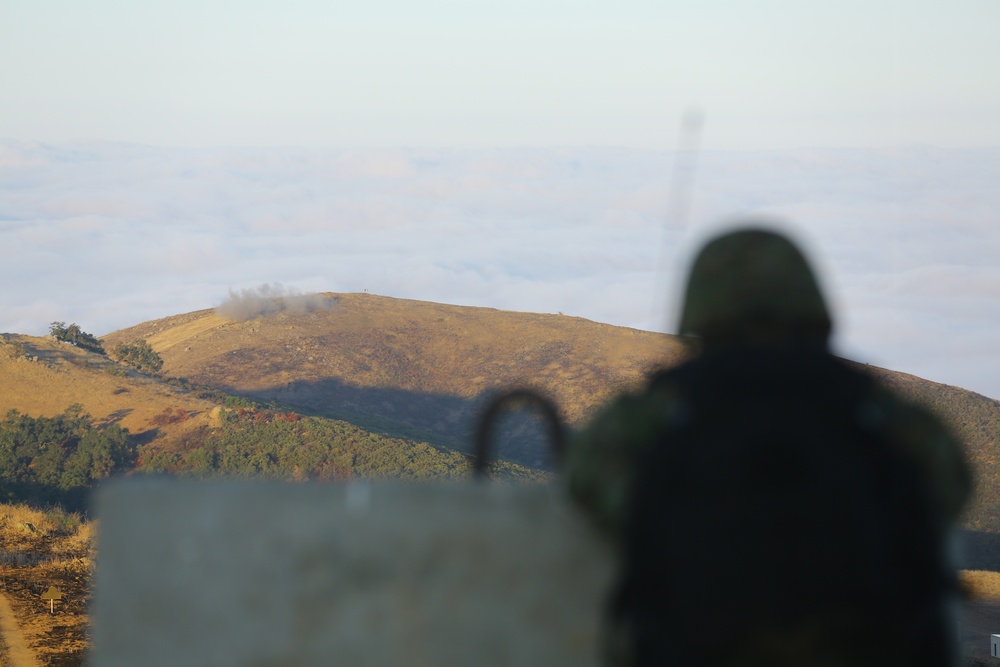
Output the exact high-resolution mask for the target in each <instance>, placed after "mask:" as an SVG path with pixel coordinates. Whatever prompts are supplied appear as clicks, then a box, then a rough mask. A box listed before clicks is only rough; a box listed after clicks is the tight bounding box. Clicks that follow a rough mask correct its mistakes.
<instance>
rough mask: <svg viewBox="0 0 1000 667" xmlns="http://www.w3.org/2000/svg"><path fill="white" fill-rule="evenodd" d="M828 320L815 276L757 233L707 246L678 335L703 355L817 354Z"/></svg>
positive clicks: (773, 239) (790, 248) (793, 254)
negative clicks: (781, 346)
mask: <svg viewBox="0 0 1000 667" xmlns="http://www.w3.org/2000/svg"><path fill="white" fill-rule="evenodd" d="M831 329H832V321H831V318H830V312H829V310H828V309H827V306H826V301H825V299H824V298H823V294H822V292H821V290H820V287H819V283H818V282H817V280H816V276H815V274H814V273H813V271H812V269H811V268H810V266H809V262H808V261H807V260H806V258H805V256H804V255H803V254H802V252H801V251H800V250H799V249H798V248H797V247H796V246H795V244H794V243H792V242H791V241H790V240H789V239H788V238H786V237H785V236H782V235H781V234H778V233H776V232H773V231H769V230H767V229H763V228H748V229H740V230H737V231H732V232H728V233H726V234H723V235H722V236H719V237H716V238H715V239H713V240H711V241H709V242H708V243H707V244H706V245H705V247H704V248H703V249H702V251H701V252H700V253H699V255H698V257H697V259H696V260H695V263H694V265H693V267H692V269H691V273H690V276H689V277H688V282H687V288H686V290H685V294H684V307H683V308H682V310H681V321H680V333H681V334H685V335H695V336H697V337H699V338H700V339H701V341H702V343H703V344H704V346H705V347H706V348H716V347H720V346H727V345H732V344H751V345H753V344H771V343H787V342H804V343H815V344H819V345H823V346H825V345H826V343H827V341H828V339H829V336H830V331H831Z"/></svg>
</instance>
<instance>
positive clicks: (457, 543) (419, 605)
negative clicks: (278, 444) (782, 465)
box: [91, 480, 612, 667]
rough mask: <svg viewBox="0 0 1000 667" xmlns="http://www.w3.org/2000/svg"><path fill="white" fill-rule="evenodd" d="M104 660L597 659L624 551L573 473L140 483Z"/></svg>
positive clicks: (122, 486)
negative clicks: (499, 479) (601, 532)
mask: <svg viewBox="0 0 1000 667" xmlns="http://www.w3.org/2000/svg"><path fill="white" fill-rule="evenodd" d="M98 516H99V518H100V521H101V524H100V526H101V527H100V530H101V538H100V552H99V565H98V574H97V582H96V591H95V605H94V621H95V628H94V652H93V655H92V659H91V664H92V665H94V666H96V667H119V666H120V667H126V666H127V667H134V666H135V665H146V666H147V667H159V666H161V665H162V666H163V667H167V666H169V667H176V666H177V665H185V666H187V667H199V666H202V665H204V666H206V667H207V666H208V665H212V666H213V667H227V666H230V665H231V666H234V667H235V666H237V665H239V666H240V667H249V666H264V665H269V666H270V665H274V666H276V665H282V666H287V667H294V666H302V667H305V666H307V665H308V666H309V667H312V666H314V665H350V666H355V665H358V666H364V665H372V666H376V665H378V666H381V665H386V666H387V665H407V666H419V665H433V666H435V667H447V666H450V665H455V666H458V665H461V666H463V667H468V666H471V665H477V666H482V667H491V666H500V665H519V666H525V665H547V666H558V665H567V666H569V665H573V666H574V667H576V666H584V667H586V666H587V665H596V664H598V659H597V651H598V629H599V620H600V610H601V604H602V603H603V601H604V597H605V595H606V592H607V589H608V587H609V585H610V580H611V569H612V567H611V556H610V553H609V551H608V550H607V548H606V546H605V545H602V544H601V543H600V542H599V541H598V540H597V539H596V538H595V536H594V535H593V533H592V532H591V529H590V526H589V525H588V524H586V522H585V521H584V520H583V519H582V517H581V516H579V515H578V514H577V512H576V510H575V508H573V507H571V506H570V505H568V504H567V503H566V501H565V500H564V499H563V495H562V494H561V493H560V490H559V488H558V487H557V486H551V487H542V486H530V487H529V486H519V487H513V486H504V485H499V484H491V483H488V484H475V483H471V482H470V483H466V484H461V485H446V486H407V485H402V484H388V483H384V484H375V485H367V484H360V485H359V484H354V485H339V484H338V485H285V484H280V483H237V482H212V483H197V482H180V481H173V480H145V481H142V480H138V481H135V480H130V481H126V482H121V483H118V484H115V485H111V486H109V487H108V488H106V489H104V490H103V491H102V492H101V494H100V495H99V500H98Z"/></svg>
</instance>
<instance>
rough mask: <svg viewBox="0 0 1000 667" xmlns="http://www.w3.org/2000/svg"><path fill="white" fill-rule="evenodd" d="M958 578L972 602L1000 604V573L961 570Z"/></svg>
mask: <svg viewBox="0 0 1000 667" xmlns="http://www.w3.org/2000/svg"><path fill="white" fill-rule="evenodd" d="M958 576H959V581H960V582H961V584H962V588H963V589H964V590H965V591H966V593H967V594H968V596H969V598H970V599H971V600H979V601H984V602H986V601H989V602H1000V572H990V571H988V570H961V571H960V572H959V573H958Z"/></svg>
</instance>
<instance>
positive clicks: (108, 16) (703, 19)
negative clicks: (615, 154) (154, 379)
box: [0, 0, 1000, 148]
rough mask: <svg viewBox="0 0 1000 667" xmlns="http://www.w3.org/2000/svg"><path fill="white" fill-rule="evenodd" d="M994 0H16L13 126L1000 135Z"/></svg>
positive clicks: (911, 139)
mask: <svg viewBox="0 0 1000 667" xmlns="http://www.w3.org/2000/svg"><path fill="white" fill-rule="evenodd" d="M998 28H1000V3H998V2H996V1H995V0H953V1H950V2H943V1H939V2H926V1H921V0H916V1H907V2H903V1H902V0H892V1H888V0H866V1H850V0H843V1H840V2H836V3H833V2H826V1H823V2H818V1H816V0H805V1H798V2H790V1H785V2H776V1H774V0H770V1H768V0H754V1H753V2H750V1H742V2H740V1H736V0H704V1H699V2H683V3H681V2H668V1H660V2H648V1H642V0H615V1H613V2H612V1H611V0H605V1H602V2H593V1H592V2H580V1H574V2H569V1H559V0H530V1H527V0H474V1H472V0H467V1H464V2H463V1H458V0H450V1H449V0H428V1H426V2H419V3H417V2H401V1H398V0H396V1H393V0H366V1H364V2H362V1H360V0H355V1H352V2H313V1H307V0H282V1H281V2H252V1H249V2H211V1H208V2H206V1H205V0H198V1H196V2H195V1H190V0H178V1H175V2H170V3H167V2H160V3H138V2H130V1H116V0H92V1H89V2H87V1H82V0H5V1H4V4H3V7H2V9H0V83H2V85H0V108H2V109H3V114H0V137H8V138H13V139H20V140H41V141H79V140H117V141H128V142H138V143H146V144H152V145H168V146H207V145H240V146H251V145H252V146H278V145H283V146H287V145H298V146H320V147H339V146H345V145H379V146H398V145H423V146H497V145H532V146H539V145H626V146H635V147H652V148H663V147H670V146H672V145H673V144H674V142H675V141H676V134H677V132H676V128H677V126H678V119H679V117H680V114H681V113H682V112H683V111H684V110H685V109H687V108H691V107H697V108H700V109H702V110H703V111H704V112H705V114H706V117H707V119H708V123H707V124H706V131H705V136H704V142H705V145H706V146H707V147H710V148H797V147H816V146H826V147H844V146H851V147H871V146H891V145H912V144H928V145H936V146H983V145H987V146H996V145H998V144H1000V127H998V125H1000V122H998V118H1000V77H998V76H997V75H996V72H997V71H998V67H1000V40H998V39H997V38H996V33H997V30H998Z"/></svg>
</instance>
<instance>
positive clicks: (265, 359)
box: [104, 294, 684, 423]
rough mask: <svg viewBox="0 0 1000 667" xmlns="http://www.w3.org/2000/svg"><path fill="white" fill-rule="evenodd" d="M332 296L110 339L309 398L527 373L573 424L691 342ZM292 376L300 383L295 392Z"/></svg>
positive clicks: (184, 371)
mask: <svg viewBox="0 0 1000 667" xmlns="http://www.w3.org/2000/svg"><path fill="white" fill-rule="evenodd" d="M324 296H325V297H326V299H327V300H328V302H329V303H334V302H335V304H336V305H335V306H334V307H333V308H331V309H329V310H320V311H315V312H312V313H309V314H304V315H303V314H299V315H292V314H290V313H276V314H272V315H268V316H266V317H260V318H256V319H252V320H249V321H244V322H236V321H231V320H224V319H223V318H220V317H219V316H217V315H216V314H215V313H214V311H211V310H204V311H198V312H194V313H188V314H186V315H182V316H174V317H168V318H164V319H161V320H155V321H151V322H146V323H143V324H140V325H137V326H135V327H131V328H129V329H125V330H122V331H117V332H114V333H111V334H108V335H107V336H105V337H104V341H105V344H106V345H114V344H116V343H118V342H122V341H130V340H134V339H136V338H144V339H146V340H147V341H148V342H150V344H151V345H153V347H154V349H156V350H157V351H158V352H159V353H160V355H161V356H162V357H163V360H164V373H166V374H169V375H173V376H176V377H186V378H188V379H190V380H191V381H193V382H197V383H199V384H206V385H210V386H218V387H227V388H231V389H233V390H235V391H237V392H240V393H247V394H252V395H257V396H260V397H263V398H267V399H271V398H274V399H277V400H280V401H282V402H287V403H289V404H291V405H300V406H302V407H304V408H307V409H316V406H321V405H328V404H330V402H331V401H334V400H336V397H335V396H334V395H333V392H334V387H336V386H337V385H338V383H343V384H347V385H350V386H353V387H358V388H362V389H378V390H384V389H391V390H400V391H402V392H408V393H412V394H422V395H437V396H453V397H457V398H460V399H466V400H468V399H473V398H475V397H477V396H480V395H481V394H482V393H483V392H485V391H489V390H491V389H493V388H497V387H510V386H517V385H524V384H528V385H531V386H534V387H537V388H540V389H542V390H544V391H546V392H547V393H549V394H550V395H552V396H553V398H554V399H555V400H556V401H557V403H558V404H559V405H560V407H561V408H562V410H563V412H564V414H565V416H566V418H567V419H568V420H569V421H570V422H574V423H578V422H580V421H581V420H583V419H584V418H586V417H587V416H588V415H589V414H591V413H592V411H593V410H594V409H595V408H596V407H598V406H599V405H601V404H603V403H604V402H605V401H606V400H607V399H608V398H609V397H610V396H611V395H612V394H614V393H617V392H619V391H622V390H624V389H627V388H630V387H635V386H637V385H638V384H639V383H641V382H642V380H643V378H644V377H645V376H646V374H647V373H648V372H649V371H650V370H652V369H654V368H656V367H659V366H663V365H669V364H672V363H676V361H677V360H678V359H680V358H681V356H682V355H683V352H684V351H683V345H682V343H681V342H680V340H679V339H678V338H677V337H674V336H667V335H663V334H655V333H650V332H646V331H638V330H635V329H627V328H624V327H615V326H611V325H607V324H600V323H597V322H592V321H590V320H585V319H583V318H579V317H568V316H565V315H556V314H545V313H517V312H508V311H500V310H495V309H492V308H473V307H466V306H452V305H446V304H438V303H430V302H424V301H412V300H407V299H394V298H390V297H383V296H376V295H372V294H326V295H324ZM181 343H183V344H181ZM290 385H295V391H294V392H286V388H287V387H289V386H290ZM286 394H287V395H286ZM449 418H451V417H449V415H442V419H444V420H448V419H449Z"/></svg>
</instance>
